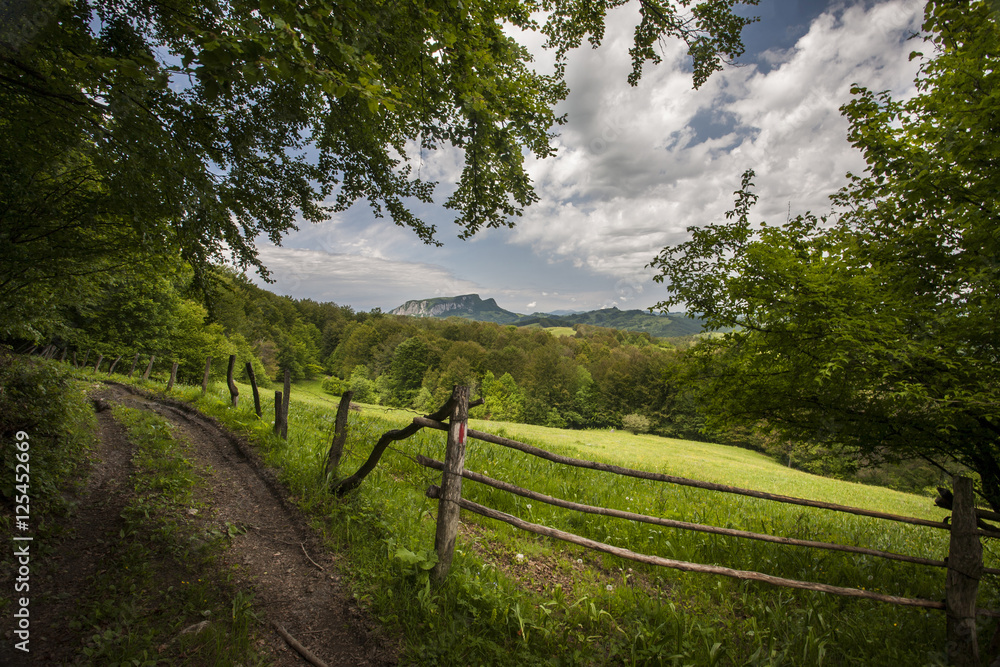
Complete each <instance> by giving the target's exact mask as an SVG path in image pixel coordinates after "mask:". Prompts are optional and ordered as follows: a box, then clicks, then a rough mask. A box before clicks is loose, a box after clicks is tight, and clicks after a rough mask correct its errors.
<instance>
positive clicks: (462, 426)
mask: <svg viewBox="0 0 1000 667" xmlns="http://www.w3.org/2000/svg"><path fill="white" fill-rule="evenodd" d="M451 395H452V399H453V401H454V407H452V412H451V419H450V420H449V423H448V445H447V449H446V451H445V459H444V471H443V472H442V473H441V497H440V500H439V501H438V515H437V533H436V534H435V536H434V550H435V551H437V556H438V562H437V563H436V564H435V565H434V570H433V571H432V575H433V577H434V580H435V581H436V582H438V583H440V582H442V581H444V578H445V577H446V576H448V570H449V569H450V568H451V559H452V556H453V555H454V553H455V536H456V535H457V534H458V519H459V514H460V512H461V508H460V507H459V505H458V501H459V499H461V497H462V470H463V469H464V468H465V436H466V431H467V430H468V421H469V388H468V387H455V388H454V389H453V390H452V394H451Z"/></svg>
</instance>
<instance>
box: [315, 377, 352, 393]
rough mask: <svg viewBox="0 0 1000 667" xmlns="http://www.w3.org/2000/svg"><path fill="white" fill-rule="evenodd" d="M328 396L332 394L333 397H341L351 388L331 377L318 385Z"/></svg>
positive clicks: (337, 378)
mask: <svg viewBox="0 0 1000 667" xmlns="http://www.w3.org/2000/svg"><path fill="white" fill-rule="evenodd" d="M320 387H322V388H323V391H325V392H326V393H328V394H333V395H334V396H343V395H344V392H345V391H347V390H348V389H350V388H351V386H350V385H349V384H348V383H347V382H345V381H343V380H341V379H340V378H339V377H337V376H336V375H331V376H330V377H328V378H325V379H324V380H323V384H321V385H320Z"/></svg>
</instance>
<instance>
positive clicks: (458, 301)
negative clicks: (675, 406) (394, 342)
mask: <svg viewBox="0 0 1000 667" xmlns="http://www.w3.org/2000/svg"><path fill="white" fill-rule="evenodd" d="M390 314H392V315H407V316H410V317H437V318H445V317H463V318H466V319H470V320H476V321H480V322H496V323H498V324H514V325H516V326H532V325H534V326H541V327H546V328H549V327H572V326H574V325H577V324H590V325H592V326H598V327H607V328H609V329H620V330H622V331H639V332H644V333H648V334H649V335H651V336H656V337H657V338H670V337H674V336H691V335H694V334H697V333H701V327H702V323H701V320H699V319H692V318H689V317H687V316H685V315H684V314H683V313H668V314H666V315H654V314H652V313H649V312H647V311H644V310H619V309H618V308H603V309H601V310H591V311H588V312H583V313H577V312H573V313H568V314H564V315H557V314H549V313H534V314H532V315H520V314H517V313H513V312H511V311H509V310H504V309H503V308H501V307H500V306H499V305H498V304H497V302H496V300H495V299H485V300H484V299H482V298H480V296H479V295H478V294H465V295H462V296H455V297H438V298H434V299H418V300H412V301H407V302H406V303H404V304H403V305H402V306H399V307H398V308H395V309H394V310H392V311H390Z"/></svg>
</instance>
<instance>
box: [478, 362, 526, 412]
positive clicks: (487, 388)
mask: <svg viewBox="0 0 1000 667" xmlns="http://www.w3.org/2000/svg"><path fill="white" fill-rule="evenodd" d="M479 393H480V395H481V396H482V398H483V400H484V402H485V403H484V405H483V406H482V408H477V409H478V410H481V412H482V413H483V414H484V415H485V418H486V419H495V420H498V421H508V422H517V421H520V420H521V417H522V412H523V405H524V394H522V392H521V389H520V387H518V386H517V383H516V382H515V381H514V378H513V377H511V375H510V373H504V374H503V375H501V376H500V378H499V379H497V377H496V376H494V375H493V372H492V371H486V375H484V376H483V381H482V384H481V386H480V389H479Z"/></svg>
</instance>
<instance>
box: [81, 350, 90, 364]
mask: <svg viewBox="0 0 1000 667" xmlns="http://www.w3.org/2000/svg"><path fill="white" fill-rule="evenodd" d="M87 359H90V350H87V354H85V355H83V361H82V362H80V368H86V367H87Z"/></svg>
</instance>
